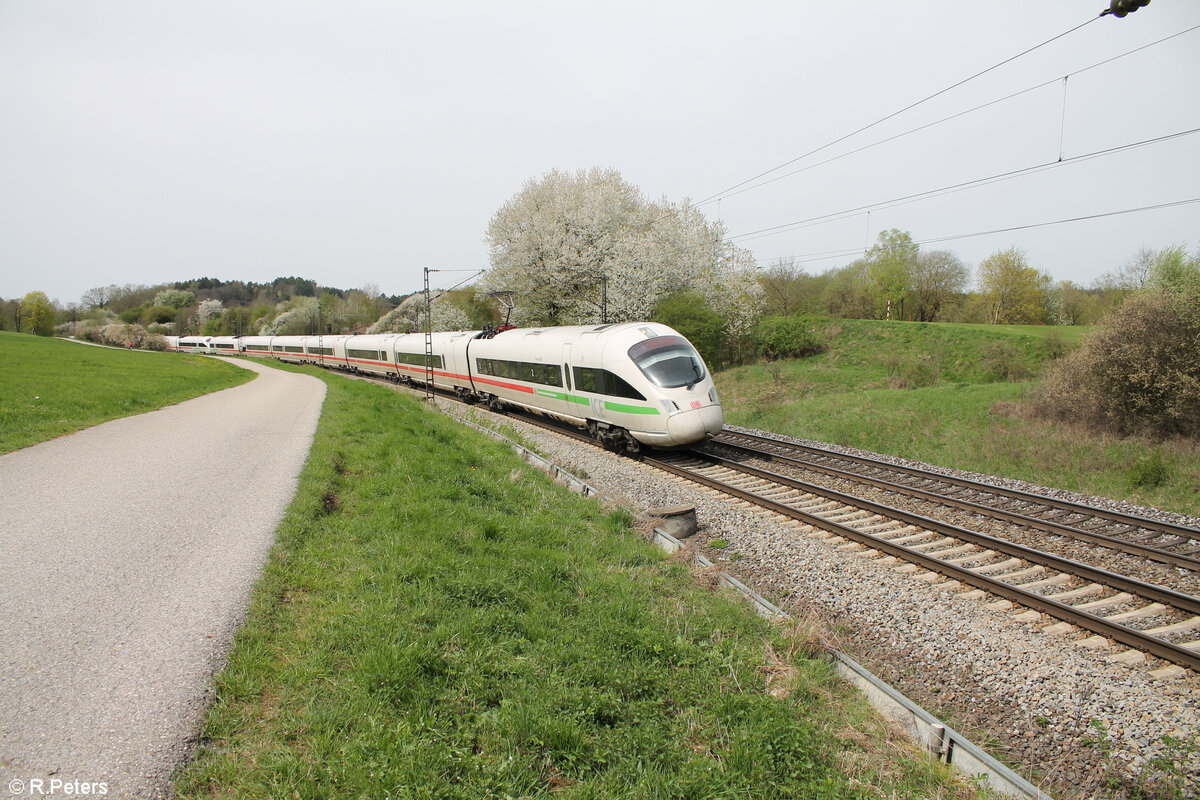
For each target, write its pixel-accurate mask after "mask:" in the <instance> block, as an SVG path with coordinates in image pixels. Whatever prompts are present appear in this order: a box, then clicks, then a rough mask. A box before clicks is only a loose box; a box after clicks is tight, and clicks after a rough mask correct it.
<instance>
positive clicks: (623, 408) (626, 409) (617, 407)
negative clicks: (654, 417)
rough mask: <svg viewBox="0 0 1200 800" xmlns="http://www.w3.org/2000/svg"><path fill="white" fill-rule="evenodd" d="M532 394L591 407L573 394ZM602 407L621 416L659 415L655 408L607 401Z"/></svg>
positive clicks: (585, 400)
mask: <svg viewBox="0 0 1200 800" xmlns="http://www.w3.org/2000/svg"><path fill="white" fill-rule="evenodd" d="M534 393H535V394H537V395H539V396H541V397H549V398H550V399H551V400H563V401H566V402H568V403H575V404H576V405H580V406H587V405H591V401H590V400H588V399H587V398H586V397H580V396H579V395H574V394H564V393H563V392H553V391H550V390H549V389H534ZM604 407H605V408H606V409H608V410H609V411H619V412H621V413H622V414H659V413H661V412H660V411H659V410H658V409H657V408H652V407H651V408H647V407H645V406H629V405H625V404H624V403H612V402H609V401H608V400H605V401H604Z"/></svg>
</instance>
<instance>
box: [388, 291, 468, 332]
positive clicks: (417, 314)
mask: <svg viewBox="0 0 1200 800" xmlns="http://www.w3.org/2000/svg"><path fill="white" fill-rule="evenodd" d="M429 316H430V319H431V320H432V321H433V326H432V327H433V330H435V331H464V330H471V329H472V327H473V326H472V325H471V320H470V318H469V317H468V316H467V315H466V313H465V312H464V311H463V310H462V309H461V308H459V307H458V306H456V305H454V304H453V303H451V302H449V301H448V300H447V299H446V297H445V296H437V295H436V294H433V295H432V296H431V299H430V303H429ZM423 330H425V294H424V293H423V292H418V293H417V294H414V295H412V296H411V297H408V298H406V299H405V300H404V301H403V302H401V303H400V305H398V306H396V307H395V308H393V309H392V310H391V311H389V312H388V313H386V314H384V315H383V317H381V318H380V320H379V321H378V322H376V323H375V324H374V325H372V326H371V327H370V328H368V329H367V333H419V332H421V331H423Z"/></svg>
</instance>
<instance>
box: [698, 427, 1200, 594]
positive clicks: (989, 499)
mask: <svg viewBox="0 0 1200 800" xmlns="http://www.w3.org/2000/svg"><path fill="white" fill-rule="evenodd" d="M714 443H716V444H718V445H721V446H723V447H726V448H729V449H730V450H732V451H733V452H735V453H740V454H743V455H745V456H747V457H751V458H757V459H763V460H766V461H773V462H776V463H779V464H786V465H789V466H794V467H799V468H802V469H807V470H812V471H815V472H820V473H822V474H825V475H829V476H831V477H834V478H840V479H844V480H849V481H854V482H856V483H860V484H864V485H869V486H873V487H876V488H878V489H882V490H884V491H887V492H891V493H893V494H898V495H904V496H906V497H912V498H916V499H920V500H926V501H930V502H933V503H937V504H939V505H942V506H947V507H950V508H959V509H963V510H966V511H970V512H972V513H974V514H980V515H982V516H985V517H990V518H992V519H998V520H1002V521H1005V522H1009V523H1013V524H1016V525H1020V526H1023V527H1026V528H1032V529H1034V530H1039V531H1043V532H1045V533H1049V534H1052V535H1055V536H1062V537H1065V538H1070V539H1076V540H1079V541H1084V542H1089V543H1091V544H1095V545H1099V546H1101V547H1105V548H1107V549H1109V550H1114V551H1117V552H1122V553H1126V554H1129V555H1133V556H1137V557H1141V558H1146V559H1148V560H1151V561H1157V562H1159V563H1163V564H1169V565H1171V566H1174V567H1177V568H1179V569H1185V570H1189V571H1192V572H1200V530H1197V529H1195V528H1189V527H1186V526H1182V525H1175V524H1172V523H1169V522H1162V521H1160V520H1152V519H1147V518H1145V517H1139V516H1135V515H1133V514H1126V513H1123V512H1120V511H1112V510H1109V509H1101V508H1095V507H1092V506H1087V505H1083V504H1082V503H1075V502H1072V501H1069V500H1062V499H1058V498H1053V497H1047V496H1045V495H1040V494H1034V493H1032V492H1024V491H1020V490H1017V489H1007V488H1003V487H998V486H993V485H991V484H987V483H981V482H979V481H973V480H969V479H966V478H958V477H953V476H949V475H943V474H941V473H937V472H930V471H926V470H921V469H917V468H915V467H909V466H901V465H897V464H890V463H887V462H883V461H878V460H875V459H870V458H867V457H864V456H856V455H848V454H843V453H838V452H834V451H832V450H826V449H824V448H820V447H814V446H811V445H803V444H799V443H795V442H787V441H781V440H778V439H772V438H770V437H766V436H759V435H757V434H751V433H745V432H742V431H731V430H729V429H726V430H724V431H722V432H721V434H720V435H719V436H718V437H717V438H716V439H715V440H714Z"/></svg>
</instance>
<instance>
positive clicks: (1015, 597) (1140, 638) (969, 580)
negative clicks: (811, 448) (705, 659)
mask: <svg viewBox="0 0 1200 800" xmlns="http://www.w3.org/2000/svg"><path fill="white" fill-rule="evenodd" d="M698 455H704V456H705V457H706V458H710V457H711V456H707V454H698ZM644 463H646V464H649V465H651V466H654V467H656V468H658V469H661V470H663V471H665V472H669V473H671V474H673V475H677V476H679V477H681V478H686V479H687V480H690V481H694V482H696V483H700V484H702V485H704V486H708V487H709V488H712V489H716V490H717V491H720V492H723V493H725V494H729V495H732V496H734V497H738V498H741V499H743V500H746V501H748V502H750V503H753V504H755V505H758V506H761V507H763V508H767V509H770V510H771V511H775V512H776V513H778V514H782V515H783V516H786V517H790V518H792V519H795V520H797V521H800V522H804V523H806V524H808V525H812V526H813V527H816V528H820V529H822V530H826V531H829V532H830V533H834V534H836V535H838V536H841V537H843V538H846V539H850V540H853V541H856V542H859V543H861V544H865V545H867V546H868V547H871V548H873V549H875V550H880V551H882V552H885V553H887V554H889V555H893V556H896V557H897V558H901V559H904V560H905V561H910V562H915V563H917V564H919V565H921V566H923V567H925V568H926V569H928V570H930V571H931V572H937V573H940V574H942V575H947V576H949V577H952V578H954V579H956V580H958V581H961V582H962V583H965V584H968V585H970V586H974V587H975V588H978V589H982V590H984V591H987V592H990V593H992V594H995V595H999V596H1000V597H1004V598H1007V599H1009V600H1012V601H1014V602H1016V603H1019V604H1020V605H1023V606H1026V607H1028V608H1033V609H1036V610H1038V611H1041V612H1043V613H1045V614H1049V615H1050V616H1052V617H1055V618H1057V619H1061V620H1065V621H1067V622H1071V623H1072V624H1075V625H1078V626H1079V627H1081V628H1084V629H1086V630H1089V631H1092V632H1093V633H1097V634H1100V635H1101V636H1104V637H1106V638H1110V639H1114V640H1116V641H1118V642H1121V643H1122V644H1125V645H1127V646H1129V647H1132V648H1135V649H1138V650H1144V651H1146V652H1148V653H1151V654H1153V655H1155V656H1158V657H1159V658H1162V659H1164V660H1166V661H1170V662H1172V663H1175V664H1179V665H1180V666H1184V667H1188V668H1190V669H1200V653H1197V652H1194V651H1192V650H1188V649H1187V648H1184V647H1180V646H1179V645H1176V644H1172V643H1171V642H1168V641H1165V640H1163V639H1159V638H1156V637H1153V636H1149V635H1147V634H1145V633H1142V632H1141V631H1138V630H1135V629H1133V628H1129V627H1127V626H1125V625H1121V624H1120V623H1117V622H1110V621H1108V620H1105V619H1104V618H1103V617H1098V616H1096V615H1094V614H1089V613H1087V612H1086V611H1080V610H1079V609H1077V608H1073V607H1071V606H1069V605H1066V604H1065V603H1060V602H1058V601H1055V600H1051V599H1050V598H1048V597H1043V596H1041V595H1038V594H1035V593H1033V592H1029V591H1026V590H1024V589H1021V588H1019V587H1017V586H1013V585H1011V584H1007V583H1003V582H1001V581H998V580H996V579H994V578H989V577H987V576H986V575H980V574H977V573H975V572H972V571H971V570H969V569H966V568H964V567H960V566H958V565H956V564H951V563H950V562H948V561H943V560H941V559H939V558H936V557H934V556H930V555H925V554H924V553H920V552H917V551H914V550H910V549H909V548H906V547H902V546H900V545H896V544H892V543H890V542H888V541H886V540H883V539H879V538H877V537H874V536H872V535H871V534H869V533H862V532H861V531H857V530H855V529H854V528H850V527H848V526H845V525H842V524H840V523H837V522H830V521H829V520H825V519H822V518H821V517H818V516H816V515H814V514H809V513H807V512H805V511H802V510H800V509H798V508H793V507H791V506H788V505H785V504H783V503H779V502H776V501H774V500H770V499H768V498H765V497H761V496H759V495H757V494H755V493H753V492H748V491H745V490H743V489H739V488H738V487H736V486H732V485H730V484H727V483H724V482H723V481H719V480H716V479H714V478H709V477H707V476H704V475H700V474H697V473H696V472H694V471H691V470H688V469H686V468H683V467H680V466H677V465H675V464H671V463H669V462H667V461H663V460H661V459H658V458H653V457H650V456H647V457H646V458H645V459H644ZM731 463H735V462H731ZM750 469H754V468H753V467H751V468H750ZM761 472H764V473H766V472H767V471H766V470H761ZM767 474H771V473H767ZM779 477H781V478H782V477H783V476H779ZM785 480H790V479H785ZM798 483H800V482H798ZM814 488H817V489H818V491H819V492H820V493H821V494H823V495H828V494H829V490H827V489H820V487H814ZM910 516H913V517H915V516H916V515H910ZM931 522H932V520H931ZM951 527H953V526H951ZM965 533H968V534H971V535H972V536H975V537H980V541H985V540H990V541H991V542H995V543H998V544H999V543H1001V542H1000V540H996V539H992V537H987V536H984V535H983V534H975V533H972V532H970V531H965ZM1003 544H1006V545H1008V546H1010V547H1015V546H1014V545H1011V544H1010V543H1003ZM989 546H990V544H989ZM1033 552H1034V553H1037V552H1038V551H1033ZM1041 555H1045V556H1049V554H1041ZM1049 557H1050V558H1057V557H1056V556H1049ZM1030 560H1032V559H1030ZM1061 560H1062V561H1067V559H1061ZM1080 566H1083V567H1086V568H1087V569H1088V570H1093V571H1096V572H1105V571H1104V570H1095V568H1094V567H1087V566H1086V565H1080ZM1110 574H1111V573H1110ZM1113 577H1116V578H1120V577H1121V576H1117V575H1114V576H1113ZM1123 580H1124V581H1129V580H1130V579H1128V578H1125V579H1123ZM1134 583H1140V581H1134ZM1146 586H1150V584H1146ZM1152 588H1156V589H1158V590H1159V591H1162V592H1167V593H1169V594H1177V593H1174V592H1170V590H1167V589H1163V588H1162V587H1152ZM1181 596H1182V597H1187V595H1181ZM1192 600H1193V601H1195V600H1196V599H1195V598H1192Z"/></svg>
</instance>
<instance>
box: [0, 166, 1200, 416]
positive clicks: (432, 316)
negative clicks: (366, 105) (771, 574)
mask: <svg viewBox="0 0 1200 800" xmlns="http://www.w3.org/2000/svg"><path fill="white" fill-rule="evenodd" d="M486 241H487V243H488V246H489V261H490V267H489V269H488V270H487V271H486V272H485V273H484V274H483V276H482V277H481V278H480V279H478V280H477V281H476V282H475V283H474V284H473V285H471V286H467V287H464V288H459V289H455V290H453V291H446V292H442V291H438V292H437V293H435V297H434V299H433V302H432V305H431V307H430V311H429V318H428V319H427V318H426V317H425V314H426V306H425V298H424V296H423V294H421V293H413V294H410V295H400V296H391V297H387V296H384V295H383V294H382V293H381V292H380V291H379V289H378V287H374V286H368V287H363V288H362V289H351V290H343V289H336V288H332V287H318V286H317V284H316V283H315V282H314V281H312V280H309V279H305V278H297V277H286V278H284V277H281V278H276V279H275V280H274V281H272V282H270V283H263V284H258V283H252V282H244V281H222V280H218V279H214V278H199V279H194V280H190V281H182V282H177V283H173V284H163V285H159V286H104V287H97V288H94V289H91V290H89V291H88V292H86V293H84V295H83V297H82V298H81V299H80V302H78V303H69V304H67V305H66V306H65V307H61V306H57V305H56V304H54V303H52V302H51V301H50V300H49V299H48V298H46V296H45V295H44V294H42V293H40V292H31V293H30V294H29V295H26V297H25V298H22V299H21V300H19V301H17V300H9V301H7V302H4V301H0V327H15V328H17V329H23V330H36V331H37V332H38V333H43V334H49V333H51V332H55V331H57V332H58V333H59V334H61V335H73V336H79V337H83V338H89V339H93V340H95V341H102V342H106V343H110V344H121V345H124V344H132V345H135V346H144V347H155V346H161V337H162V335H164V334H189V333H190V334H206V335H244V334H263V335H287V334H315V333H318V332H320V333H350V332H357V333H363V332H368V333H381V332H404V331H415V330H423V329H425V327H426V326H430V327H432V328H433V329H434V330H455V329H467V328H477V327H481V326H483V325H485V324H493V323H497V322H500V321H504V320H509V321H511V322H513V323H514V324H517V325H568V324H593V323H600V322H621V321H630V320H644V319H653V320H656V321H660V322H664V323H666V324H669V325H671V326H673V327H675V328H677V329H678V330H679V331H680V332H682V333H683V334H684V335H686V336H687V337H688V338H689V339H691V341H692V342H693V343H694V344H695V345H696V347H697V349H698V350H700V352H701V354H702V355H703V356H704V357H705V359H706V360H708V361H709V362H710V363H711V364H713V365H714V366H715V367H717V368H720V367H722V366H726V365H732V364H738V363H743V362H745V361H747V360H751V359H754V358H760V357H761V358H768V359H770V358H784V357H798V356H803V355H806V354H811V353H814V352H818V351H820V350H821V342H820V341H819V337H818V336H817V335H816V333H815V326H814V324H813V320H814V318H815V317H840V318H858V319H891V320H904V321H922V322H933V321H943V322H979V323H992V324H1045V325H1063V324H1097V323H1100V322H1102V321H1104V320H1120V321H1121V324H1122V325H1135V327H1136V323H1134V322H1133V318H1134V317H1136V316H1137V314H1139V313H1140V314H1142V315H1143V316H1141V317H1138V319H1142V320H1143V322H1147V321H1148V320H1149V319H1150V318H1149V317H1145V316H1144V315H1145V314H1147V313H1151V311H1150V310H1152V312H1153V313H1155V314H1162V315H1166V316H1164V318H1167V317H1170V318H1171V319H1177V323H1176V324H1175V327H1174V328H1171V330H1172V331H1173V333H1172V334H1171V336H1182V337H1184V338H1183V347H1184V351H1183V356H1184V358H1183V359H1182V361H1180V363H1179V364H1178V365H1177V366H1176V367H1173V368H1172V369H1174V371H1173V372H1172V373H1171V375H1172V376H1173V377H1172V378H1171V379H1170V381H1169V383H1170V385H1171V386H1172V387H1174V388H1173V389H1172V391H1175V390H1178V391H1180V392H1186V391H1190V394H1191V396H1192V397H1196V396H1200V391H1197V389H1198V388H1200V387H1197V386H1196V385H1193V383H1189V381H1195V380H1198V379H1200V378H1197V374H1196V372H1197V370H1198V369H1200V367H1197V366H1195V365H1197V364H1200V352H1197V348H1198V342H1200V339H1197V338H1195V337H1193V338H1192V339H1190V340H1188V339H1187V336H1188V335H1189V334H1188V332H1189V331H1191V330H1192V328H1191V327H1189V326H1191V325H1192V324H1193V323H1194V315H1193V314H1192V313H1191V312H1190V311H1188V310H1187V302H1189V301H1187V300H1183V301H1181V300H1180V299H1179V298H1181V297H1182V298H1189V297H1191V295H1189V294H1188V292H1189V291H1191V289H1189V288H1188V287H1191V286H1192V285H1193V283H1192V282H1191V281H1192V279H1191V278H1189V277H1188V276H1189V275H1194V274H1195V273H1196V272H1197V270H1198V267H1197V265H1198V264H1200V252H1198V253H1197V254H1196V255H1193V256H1189V255H1188V253H1187V250H1186V247H1185V246H1183V245H1174V246H1169V247H1166V248H1164V249H1161V250H1151V249H1143V250H1142V251H1140V252H1138V253H1136V254H1134V255H1133V256H1132V257H1131V258H1129V259H1128V260H1127V261H1126V262H1125V263H1124V264H1122V265H1121V267H1120V268H1118V269H1117V270H1115V271H1114V272H1112V273H1108V274H1105V275H1103V276H1102V277H1101V278H1099V279H1097V280H1096V281H1095V282H1094V283H1093V284H1092V285H1091V286H1090V287H1086V288H1084V287H1081V286H1078V285H1077V284H1075V283H1073V282H1071V281H1057V282H1055V281H1054V280H1053V279H1052V278H1051V277H1050V276H1049V274H1048V273H1046V272H1045V271H1043V270H1040V269H1037V268H1036V267H1034V266H1033V265H1031V264H1030V263H1029V259H1028V256H1027V255H1026V254H1025V253H1024V252H1022V251H1021V250H1019V249H1017V248H1013V247H1010V248H1004V249H1000V250H997V251H996V252H994V253H992V254H991V255H990V256H988V257H987V258H986V259H984V261H983V262H981V263H980V264H979V265H978V267H977V269H976V270H974V275H972V272H973V271H972V269H971V268H970V267H968V265H966V264H965V263H964V262H963V261H962V260H961V259H960V258H959V257H958V256H957V255H956V254H955V253H953V252H951V251H948V250H931V251H923V250H922V249H921V248H920V247H919V245H918V244H917V243H916V242H915V240H914V238H913V236H912V235H911V234H910V233H909V232H907V231H900V230H895V229H893V230H886V231H883V232H881V233H880V234H879V235H878V238H877V239H876V242H875V243H874V245H873V246H871V247H870V248H869V249H868V250H867V252H866V253H865V254H864V255H863V257H862V258H859V259H857V260H856V261H854V262H852V263H850V264H848V265H846V266H843V267H837V268H833V269H829V270H826V271H824V272H820V273H811V272H808V271H807V270H806V269H804V268H803V266H802V265H799V264H797V263H796V262H795V261H794V260H790V259H785V260H781V261H777V262H775V263H772V264H770V265H768V266H766V267H765V268H763V269H760V268H758V266H757V264H756V263H755V260H754V258H753V256H752V255H751V253H750V252H749V251H747V250H745V249H742V248H739V247H736V246H734V245H730V244H729V243H728V242H727V241H726V232H725V228H724V225H723V223H722V222H721V221H720V220H715V221H714V220H709V219H707V218H705V216H704V215H703V214H702V213H700V211H698V210H697V209H696V208H695V207H694V206H691V205H690V204H688V203H674V202H671V201H669V200H667V199H666V198H661V199H658V200H649V199H648V198H646V197H645V196H644V195H643V194H642V193H641V192H640V191H639V190H638V189H637V188H636V187H634V186H633V185H631V184H629V183H628V182H626V181H625V180H624V179H623V178H622V177H621V175H620V173H618V172H617V171H616V170H612V169H591V170H581V171H577V172H560V171H551V172H548V173H546V174H545V175H543V176H541V177H540V178H535V179H531V180H529V181H528V182H526V184H525V185H524V186H523V187H522V189H521V190H520V191H519V192H518V193H517V194H515V195H514V196H513V197H512V198H510V199H509V201H508V202H506V203H505V204H504V205H503V206H502V207H501V208H500V209H499V210H498V211H497V212H496V214H495V215H494V216H493V217H492V219H491V221H490V223H489V225H488V229H487V236H486ZM1181 276H1182V277H1181ZM1152 297H1153V298H1159V299H1156V300H1154V301H1153V302H1151V300H1150V299H1148V298H1152ZM1163 298H1166V299H1163ZM1193 299H1194V300H1196V302H1192V307H1196V306H1197V305H1200V299H1197V298H1193ZM502 306H503V307H504V308H503V310H502ZM1118 312H1119V313H1118ZM1135 312H1137V313H1135ZM1172 314H1173V315H1175V316H1171V315H1172ZM1106 315H1107V316H1106ZM1115 336H1116V339H1115V340H1114V343H1113V344H1112V345H1111V346H1110V348H1109V350H1110V360H1111V357H1113V355H1112V352H1113V351H1114V350H1115V349H1118V348H1117V340H1119V339H1120V336H1119V335H1115ZM1095 338H1097V340H1098V339H1099V337H1095ZM1135 338H1136V337H1135ZM1168 338H1170V337H1168ZM1147 346H1149V345H1148V344H1147ZM1188 347H1190V348H1191V349H1190V350H1188V349H1187V348H1188ZM1088 352H1091V351H1088ZM1125 357H1126V359H1127V360H1128V359H1129V356H1128V354H1126V356H1125ZM1189 357H1190V361H1189V360H1188V358H1189ZM1096 358H1099V357H1098V356H1097V357H1096ZM1070 363H1071V364H1072V365H1074V366H1073V367H1072V368H1073V369H1077V370H1083V367H1082V366H1080V365H1079V362H1077V361H1071V362H1070ZM1189 364H1190V365H1191V367H1189ZM1154 369H1155V368H1154V367H1147V368H1145V369H1143V370H1142V373H1140V375H1141V377H1140V378H1137V379H1133V378H1130V379H1129V380H1141V381H1142V382H1143V383H1156V382H1159V374H1158V373H1157V372H1155V371H1154ZM1147 370H1149V371H1147ZM1080 374H1082V373H1078V374H1075V377H1079V375H1080ZM1063 380H1064V381H1065V380H1067V379H1063ZM1093 380H1094V382H1097V383H1098V384H1099V383H1103V382H1102V381H1100V380H1099V376H1098V375H1093ZM1047 385H1048V386H1049V385H1051V384H1049V383H1048V384H1047ZM1053 385H1054V386H1059V387H1060V389H1058V390H1055V391H1050V390H1047V393H1046V394H1045V396H1044V398H1043V407H1044V409H1045V413H1047V414H1051V415H1053V414H1062V413H1065V412H1063V411H1062V408H1063V406H1062V403H1061V402H1060V403H1059V405H1058V406H1057V408H1058V409H1059V410H1058V411H1054V410H1052V406H1054V397H1055V396H1057V395H1056V394H1055V392H1056V391H1057V392H1058V394H1059V395H1062V394H1063V393H1064V392H1066V391H1067V390H1068V389H1069V385H1070V384H1069V381H1068V382H1066V383H1061V382H1060V383H1059V384H1053ZM1105 385H1108V386H1109V387H1110V391H1112V392H1114V393H1115V394H1116V395H1118V396H1120V392H1118V391H1117V390H1116V389H1114V388H1112V387H1113V384H1112V383H1111V381H1110V382H1109V383H1108V384H1105ZM1126 397H1127V399H1128V398H1129V395H1128V394H1126ZM1159 401H1161V402H1159ZM1159 401H1151V400H1147V401H1146V402H1148V403H1151V404H1153V403H1159V405H1161V404H1162V403H1166V404H1168V405H1169V406H1170V408H1171V409H1172V410H1171V411H1170V412H1169V413H1168V416H1169V417H1170V419H1172V420H1175V421H1176V422H1173V423H1171V424H1169V425H1165V426H1164V425H1163V424H1157V423H1156V424H1155V425H1153V426H1151V427H1153V428H1154V429H1155V430H1163V431H1168V430H1169V431H1177V430H1182V428H1187V425H1183V424H1182V423H1179V422H1178V421H1179V420H1181V419H1182V418H1183V414H1184V412H1183V411H1182V410H1181V409H1182V408H1183V407H1184V406H1186V405H1187V404H1186V403H1184V406H1181V405H1180V403H1179V402H1178V401H1177V400H1168V398H1166V396H1165V395H1160V397H1159ZM1091 402H1092V406H1094V408H1095V409H1098V410H1097V411H1096V414H1100V415H1102V416H1103V415H1105V414H1107V415H1108V417H1109V422H1108V423H1106V424H1109V425H1110V427H1112V426H1115V427H1118V428H1121V429H1123V430H1133V429H1134V428H1136V427H1137V425H1132V424H1125V425H1123V427H1122V425H1118V424H1117V423H1115V422H1114V421H1113V419H1115V418H1114V417H1113V414H1114V413H1115V412H1113V411H1112V410H1111V408H1110V407H1109V405H1107V404H1106V403H1103V402H1101V401H1100V400H1099V399H1094V400H1093V401H1091ZM1139 402H1140V401H1139ZM1187 407H1188V408H1190V407H1191V406H1187ZM1099 409H1108V410H1104V411H1100V410H1099ZM1145 416H1146V415H1145V414H1142V417H1141V418H1145ZM1194 419H1200V413H1198V414H1195V415H1194ZM1181 425H1182V428H1181Z"/></svg>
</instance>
